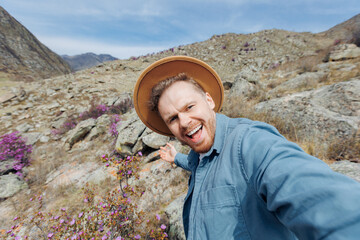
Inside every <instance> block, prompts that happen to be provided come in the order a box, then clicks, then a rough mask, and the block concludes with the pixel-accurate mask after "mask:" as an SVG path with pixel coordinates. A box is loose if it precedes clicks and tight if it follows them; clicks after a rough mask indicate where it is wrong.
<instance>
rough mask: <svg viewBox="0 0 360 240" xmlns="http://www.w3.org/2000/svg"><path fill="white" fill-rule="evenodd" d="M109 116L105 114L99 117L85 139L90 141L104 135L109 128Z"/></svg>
mask: <svg viewBox="0 0 360 240" xmlns="http://www.w3.org/2000/svg"><path fill="white" fill-rule="evenodd" d="M110 123H111V121H110V116H109V115H107V114H104V115H102V116H100V117H99V118H98V119H97V121H96V126H95V127H94V128H93V129H91V132H90V133H89V136H88V137H87V138H88V139H89V140H90V141H91V140H93V139H95V138H97V137H98V136H100V135H101V134H104V133H105V132H106V131H107V130H108V128H109V126H110Z"/></svg>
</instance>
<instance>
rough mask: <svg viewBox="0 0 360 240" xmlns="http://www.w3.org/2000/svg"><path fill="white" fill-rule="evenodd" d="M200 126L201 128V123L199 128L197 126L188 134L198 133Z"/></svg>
mask: <svg viewBox="0 0 360 240" xmlns="http://www.w3.org/2000/svg"><path fill="white" fill-rule="evenodd" d="M200 128H201V125H199V126H198V127H197V128H195V129H194V130H192V131H191V132H189V133H188V134H187V135H188V136H191V135H193V134H194V133H196V132H197V131H198V130H199V129H200Z"/></svg>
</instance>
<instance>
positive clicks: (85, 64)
mask: <svg viewBox="0 0 360 240" xmlns="http://www.w3.org/2000/svg"><path fill="white" fill-rule="evenodd" d="M61 57H62V58H63V59H64V60H65V61H66V62H67V63H68V64H69V65H70V67H71V69H72V70H74V71H79V70H83V69H86V68H91V67H94V66H96V65H99V64H101V63H103V62H108V61H114V60H117V58H115V57H113V56H111V55H109V54H95V53H84V54H80V55H75V56H68V55H63V56H61Z"/></svg>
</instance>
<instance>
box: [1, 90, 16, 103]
mask: <svg viewBox="0 0 360 240" xmlns="http://www.w3.org/2000/svg"><path fill="white" fill-rule="evenodd" d="M13 98H16V95H15V94H14V93H11V92H7V93H5V94H2V95H0V103H5V102H7V101H10V100H11V99H13Z"/></svg>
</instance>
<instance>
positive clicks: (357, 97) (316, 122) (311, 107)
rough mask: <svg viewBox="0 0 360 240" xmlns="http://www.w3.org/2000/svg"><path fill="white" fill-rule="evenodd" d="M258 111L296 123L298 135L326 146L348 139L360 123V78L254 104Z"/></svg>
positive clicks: (293, 124) (294, 124) (292, 123)
mask: <svg viewBox="0 0 360 240" xmlns="http://www.w3.org/2000/svg"><path fill="white" fill-rule="evenodd" d="M255 109H256V112H258V113H259V112H264V113H266V114H268V115H270V116H273V117H277V118H279V119H281V120H282V121H284V123H286V124H289V125H291V126H297V129H296V130H297V137H298V138H299V139H302V140H310V141H315V142H318V143H322V144H324V147H325V148H326V145H327V144H329V143H331V142H332V141H333V140H339V139H347V138H349V137H351V136H353V134H355V133H356V132H357V131H358V129H359V125H360V79H359V78H358V79H353V80H352V81H348V82H341V83H336V84H333V85H329V86H325V87H322V88H319V89H316V90H313V91H307V92H301V93H296V94H292V95H289V96H286V97H282V98H278V99H272V100H270V101H267V102H262V103H259V104H257V105H256V106H255Z"/></svg>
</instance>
